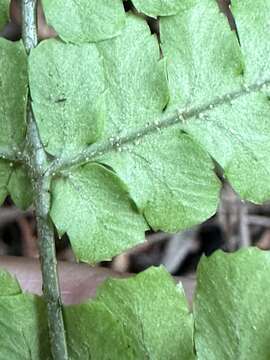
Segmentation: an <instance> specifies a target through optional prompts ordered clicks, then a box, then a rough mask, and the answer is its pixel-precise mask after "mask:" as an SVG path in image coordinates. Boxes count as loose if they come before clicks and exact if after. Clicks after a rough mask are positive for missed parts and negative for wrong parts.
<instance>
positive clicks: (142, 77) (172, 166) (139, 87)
mask: <svg viewBox="0 0 270 360" xmlns="http://www.w3.org/2000/svg"><path fill="white" fill-rule="evenodd" d="M131 43H132V44H133V46H132V47H130V46H129V44H131ZM98 49H99V50H100V52H101V54H102V55H103V57H104V64H105V69H106V74H107V84H108V97H107V99H108V106H107V107H108V108H109V109H110V112H109V114H108V117H109V118H108V121H107V122H106V128H105V137H110V138H111V140H112V141H114V140H115V139H117V137H121V136H125V135H126V134H127V133H130V131H132V130H136V129H140V128H142V127H145V126H147V124H148V123H149V122H150V121H152V120H153V118H155V116H157V117H158V116H160V114H161V113H162V110H163V109H164V107H165V105H166V103H167V101H168V93H167V81H166V74H165V69H164V65H165V64H164V61H159V57H160V54H159V48H158V44H157V42H156V38H155V37H154V36H151V35H150V32H149V29H148V27H147V25H146V24H145V22H144V21H142V20H141V19H138V18H135V17H134V16H128V17H127V25H126V28H125V29H124V30H123V32H122V34H121V35H120V36H118V37H117V38H115V39H113V40H110V41H104V42H102V43H100V44H98ZM158 130H159V129H158V128H157V131H156V133H154V134H152V135H149V136H147V137H143V138H142V139H138V141H135V142H134V143H130V144H128V145H125V146H122V147H120V148H119V149H118V151H113V152H111V153H110V154H108V155H106V156H104V157H103V158H102V159H100V161H102V162H105V163H106V164H109V165H110V166H111V167H112V168H113V169H114V170H115V171H116V172H117V174H118V175H119V176H120V177H121V179H123V181H124V182H125V183H126V184H127V186H128V188H129V191H130V193H131V196H132V198H133V199H134V200H135V202H136V204H137V206H138V207H139V209H140V210H141V212H142V213H143V214H144V215H145V217H146V219H147V222H148V223H149V224H150V226H151V227H153V228H154V229H162V230H166V231H176V230H179V229H183V228H186V227H190V226H192V225H194V224H195V223H197V222H201V221H203V220H204V219H206V218H208V217H209V216H211V215H212V214H213V213H214V212H215V210H216V206H217V202H218V192H219V183H218V181H217V179H216V178H215V176H214V174H213V171H212V168H213V164H212V162H211V160H210V159H209V158H208V157H207V155H206V154H205V153H204V152H203V151H202V150H201V148H200V147H199V146H198V145H197V144H196V143H195V142H193V141H192V140H191V139H190V138H189V137H188V136H187V135H184V134H182V133H181V131H180V129H179V128H178V127H177V126H175V127H173V128H171V129H169V130H162V131H160V132H159V131H158Z"/></svg>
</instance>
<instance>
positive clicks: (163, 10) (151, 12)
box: [132, 0, 182, 17]
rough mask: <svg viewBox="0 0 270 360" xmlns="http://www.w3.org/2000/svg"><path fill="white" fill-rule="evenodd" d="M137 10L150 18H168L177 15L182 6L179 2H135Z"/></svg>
mask: <svg viewBox="0 0 270 360" xmlns="http://www.w3.org/2000/svg"><path fill="white" fill-rule="evenodd" d="M132 2H133V4H134V6H135V7H136V9H137V10H138V11H140V12H142V13H144V14H146V15H148V16H151V17H157V16H168V15H174V14H176V13H177V12H178V11H179V9H180V8H181V6H182V1H179V0H148V1H144V0H133V1H132Z"/></svg>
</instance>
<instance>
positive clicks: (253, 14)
mask: <svg viewBox="0 0 270 360" xmlns="http://www.w3.org/2000/svg"><path fill="white" fill-rule="evenodd" d="M231 2H232V13H233V15H234V18H235V21H236V26H237V30H238V33H239V38H240V43H241V51H242V54H243V57H244V63H245V72H244V77H245V80H246V82H248V83H252V82H253V83H255V82H257V81H262V80H264V79H267V78H269V77H270V64H269V61H268V55H267V54H269V52H270V39H269V36H268V31H269V17H268V14H269V11H270V1H269V0H257V1H256V6H255V7H254V3H253V2H252V1H251V0H246V1H241V0H232V1H231ZM254 49H256V50H255V51H254Z"/></svg>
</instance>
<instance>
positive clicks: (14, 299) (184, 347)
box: [0, 268, 194, 360]
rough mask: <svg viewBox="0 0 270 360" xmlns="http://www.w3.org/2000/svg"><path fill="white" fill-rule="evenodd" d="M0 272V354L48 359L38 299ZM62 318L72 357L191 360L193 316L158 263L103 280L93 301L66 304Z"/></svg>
mask: <svg viewBox="0 0 270 360" xmlns="http://www.w3.org/2000/svg"><path fill="white" fill-rule="evenodd" d="M0 277H1V278H2V279H6V280H5V282H4V283H3V282H1V283H0V294H1V295H2V297H1V301H0V314H1V322H0V346H1V353H0V359H1V360H4V359H16V360H17V359H18V358H20V359H27V360H28V359H29V358H34V359H37V360H45V359H46V360H48V359H50V354H49V344H48V333H47V325H46V324H47V321H46V313H45V309H44V303H43V301H42V299H40V298H38V297H34V296H32V295H29V294H22V293H20V294H17V292H16V291H17V290H16V286H18V285H17V283H16V281H15V280H14V279H11V278H10V277H9V276H8V275H7V274H6V273H0ZM15 290H16V291H15ZM153 294H154V295H155V296H154V297H153ZM64 317H65V324H66V332H67V341H68V350H69V358H70V359H71V360H77V359H78V360H84V359H85V360H88V359H90V358H91V359H93V360H100V359H104V360H106V359H111V360H118V359H119V360H121V359H123V360H127V359H130V360H135V359H148V358H155V359H157V360H159V359H160V360H163V359H165V358H166V359H168V360H174V359H179V358H180V359H182V360H192V359H194V355H193V342H192V336H193V319H192V316H191V315H190V314H189V311H188V306H187V303H186V299H185V296H184V293H183V291H182V289H181V287H179V286H178V287H176V285H175V284H174V282H173V280H172V279H171V278H170V276H169V274H168V273H167V272H166V271H165V270H164V269H163V268H152V269H149V270H148V271H146V272H144V273H141V274H140V275H138V276H136V277H134V278H131V279H127V280H108V281H107V282H106V283H105V284H104V285H103V286H102V287H101V288H100V290H99V292H98V296H97V298H96V299H95V300H94V301H89V302H87V303H86V304H82V305H76V306H69V307H66V308H65V309H64ZM9 329H12V331H11V330H9Z"/></svg>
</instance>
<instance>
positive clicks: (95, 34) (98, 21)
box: [42, 0, 125, 43]
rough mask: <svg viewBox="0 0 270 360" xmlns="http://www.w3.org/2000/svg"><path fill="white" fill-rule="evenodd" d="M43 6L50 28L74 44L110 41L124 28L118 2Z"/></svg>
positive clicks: (68, 0)
mask: <svg viewBox="0 0 270 360" xmlns="http://www.w3.org/2000/svg"><path fill="white" fill-rule="evenodd" d="M42 4H43V8H44V12H45V16H46V19H47V22H48V23H49V25H51V26H53V27H54V29H55V30H56V32H57V33H58V34H59V36H60V37H61V38H62V39H63V40H65V41H70V42H73V43H83V42H96V41H101V40H104V39H109V38H112V37H114V36H116V35H118V34H119V33H120V32H121V29H122V27H123V26H124V24H125V12H124V8H123V4H122V1H121V0H113V1H112V0H99V1H98V2H96V1H94V0H80V1H79V2H78V1H75V0H58V1H54V0H43V1H42ZM67 19H68V21H67Z"/></svg>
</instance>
